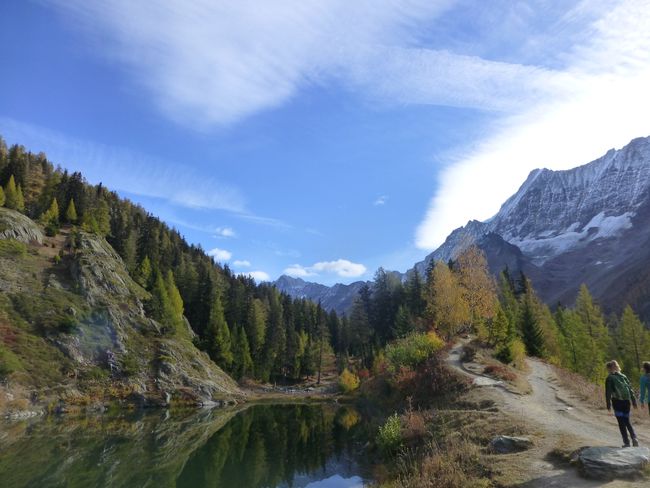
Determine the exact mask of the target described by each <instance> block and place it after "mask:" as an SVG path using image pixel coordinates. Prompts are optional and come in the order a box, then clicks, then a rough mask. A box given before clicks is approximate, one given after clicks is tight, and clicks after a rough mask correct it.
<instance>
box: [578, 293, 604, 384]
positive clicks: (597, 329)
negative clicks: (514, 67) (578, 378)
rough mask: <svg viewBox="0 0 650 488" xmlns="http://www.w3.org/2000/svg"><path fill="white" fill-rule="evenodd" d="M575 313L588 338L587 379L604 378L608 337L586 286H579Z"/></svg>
mask: <svg viewBox="0 0 650 488" xmlns="http://www.w3.org/2000/svg"><path fill="white" fill-rule="evenodd" d="M575 311H576V313H577V314H578V316H579V317H580V320H581V322H582V323H583V324H584V325H585V328H586V331H587V334H588V336H589V344H588V350H589V351H590V356H591V367H590V368H589V371H586V372H585V373H583V374H585V376H587V377H588V378H593V379H598V378H601V377H604V375H605V372H604V369H603V364H604V362H605V358H606V354H607V352H608V351H609V350H610V335H609V331H608V330H607V327H606V326H605V319H604V318H603V314H602V313H601V311H600V307H598V305H596V304H595V303H594V301H593V298H592V297H591V294H590V293H589V290H588V289H587V286H586V285H584V284H583V285H581V286H580V291H579V292H578V298H577V299H576V306H575Z"/></svg>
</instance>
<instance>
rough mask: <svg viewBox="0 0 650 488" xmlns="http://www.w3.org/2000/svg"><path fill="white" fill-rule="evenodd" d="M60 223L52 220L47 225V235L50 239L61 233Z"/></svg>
mask: <svg viewBox="0 0 650 488" xmlns="http://www.w3.org/2000/svg"><path fill="white" fill-rule="evenodd" d="M59 230H61V229H60V228H59V223H58V222H55V221H53V220H50V221H49V222H48V223H47V224H46V225H45V235H46V236H48V237H54V236H55V235H57V234H58V233H59Z"/></svg>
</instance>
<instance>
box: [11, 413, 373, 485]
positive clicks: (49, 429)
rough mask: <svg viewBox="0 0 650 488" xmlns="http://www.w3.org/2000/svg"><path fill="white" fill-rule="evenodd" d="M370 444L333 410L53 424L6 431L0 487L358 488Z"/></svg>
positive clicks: (354, 419) (353, 417)
mask: <svg viewBox="0 0 650 488" xmlns="http://www.w3.org/2000/svg"><path fill="white" fill-rule="evenodd" d="M367 438H368V435H367V432H366V428H365V426H364V424H363V422H362V421H361V418H360V417H359V415H358V413H357V412H356V411H355V410H354V409H352V408H350V407H340V408H333V407H331V406H329V405H256V406H251V407H249V408H246V409H244V410H212V411H201V412H191V413H186V414H174V415H170V414H169V413H168V412H155V413H148V414H121V415H116V416H110V415H102V416H95V417H84V418H82V419H72V418H52V417H50V418H47V419H44V420H37V421H24V422H11V423H4V424H0V485H1V486H2V487H7V488H9V487H11V488H13V487H39V488H40V487H95V486H97V487H100V486H101V487H104V486H110V487H152V488H153V487H161V488H162V487H188V488H189V487H192V488H201V487H224V488H240V487H241V488H249V487H250V488H267V487H269V488H277V487H282V488H284V487H296V488H301V487H309V488H352V487H354V488H357V487H362V486H364V485H365V482H366V481H367V480H368V468H367V463H364V457H365V453H364V450H363V446H364V445H365V443H366V441H367Z"/></svg>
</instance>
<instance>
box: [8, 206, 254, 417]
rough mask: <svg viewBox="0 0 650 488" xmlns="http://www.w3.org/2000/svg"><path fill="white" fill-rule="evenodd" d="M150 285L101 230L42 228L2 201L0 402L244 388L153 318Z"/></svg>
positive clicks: (32, 405) (197, 396) (188, 338)
mask: <svg viewBox="0 0 650 488" xmlns="http://www.w3.org/2000/svg"><path fill="white" fill-rule="evenodd" d="M147 298H148V293H147V292H146V291H145V290H144V289H142V288H141V287H140V286H139V285H138V284H137V283H135V282H134V281H133V280H132V279H131V277H130V276H129V274H128V272H127V270H126V267H125V265H124V263H123V262H122V260H121V258H120V257H119V255H118V254H117V253H116V252H115V251H114V250H113V248H112V247H111V246H110V245H109V244H108V243H107V242H106V241H105V240H104V239H103V238H102V237H99V236H96V235H93V234H88V233H84V232H76V231H75V232H72V231H71V230H70V229H68V230H64V231H63V232H62V233H61V234H60V235H58V236H56V237H45V236H44V235H43V233H42V232H41V229H40V227H39V226H38V225H37V224H36V223H34V222H33V221H31V220H30V219H28V218H27V217H25V216H24V215H21V214H19V213H17V212H14V211H11V210H8V209H3V208H0V374H1V376H2V378H3V385H2V386H1V387H0V410H5V411H6V412H10V413H11V412H13V413H14V414H18V413H20V412H29V411H31V412H40V411H43V409H44V408H49V409H55V410H74V409H84V408H96V409H103V408H105V407H106V405H108V404H112V403H116V404H122V405H126V404H136V405H139V406H165V405H170V404H174V403H175V402H176V403H179V404H193V405H208V404H213V403H215V402H231V401H234V400H236V399H238V398H241V397H242V392H241V391H240V390H239V388H238V387H237V385H236V383H235V382H234V381H232V379H231V378H230V377H229V376H228V375H226V374H225V373H224V372H223V371H222V370H220V369H219V368H218V367H217V366H216V365H215V364H214V363H213V362H212V361H211V360H210V359H209V358H208V357H207V355H206V354H205V353H203V352H200V351H199V350H198V349H196V348H195V347H194V345H193V343H192V338H193V333H192V331H191V329H190V327H189V325H187V327H185V328H184V329H183V330H181V331H177V332H175V333H174V334H173V335H169V334H165V333H163V328H162V327H161V326H160V324H158V323H157V322H156V321H154V320H152V319H150V318H148V317H147V316H146V314H145V311H144V306H143V301H144V300H146V299H147Z"/></svg>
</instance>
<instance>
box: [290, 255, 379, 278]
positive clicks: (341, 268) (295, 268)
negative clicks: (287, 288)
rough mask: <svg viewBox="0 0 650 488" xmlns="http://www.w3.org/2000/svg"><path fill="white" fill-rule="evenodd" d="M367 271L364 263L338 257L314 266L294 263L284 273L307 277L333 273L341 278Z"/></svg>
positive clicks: (354, 276) (355, 275) (357, 275)
mask: <svg viewBox="0 0 650 488" xmlns="http://www.w3.org/2000/svg"><path fill="white" fill-rule="evenodd" d="M366 271H367V269H366V267H365V266H364V265H363V264H358V263H353V262H351V261H348V260H347V259H337V260H336V261H322V262H318V263H316V264H314V265H313V266H302V265H300V264H293V265H291V266H289V267H288V268H286V269H285V270H284V274H286V275H289V276H293V277H296V278H305V277H309V276H317V275H318V274H319V273H331V274H335V275H337V276H340V277H341V278H356V277H359V276H361V275H363V274H364V273H365V272H366Z"/></svg>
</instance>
